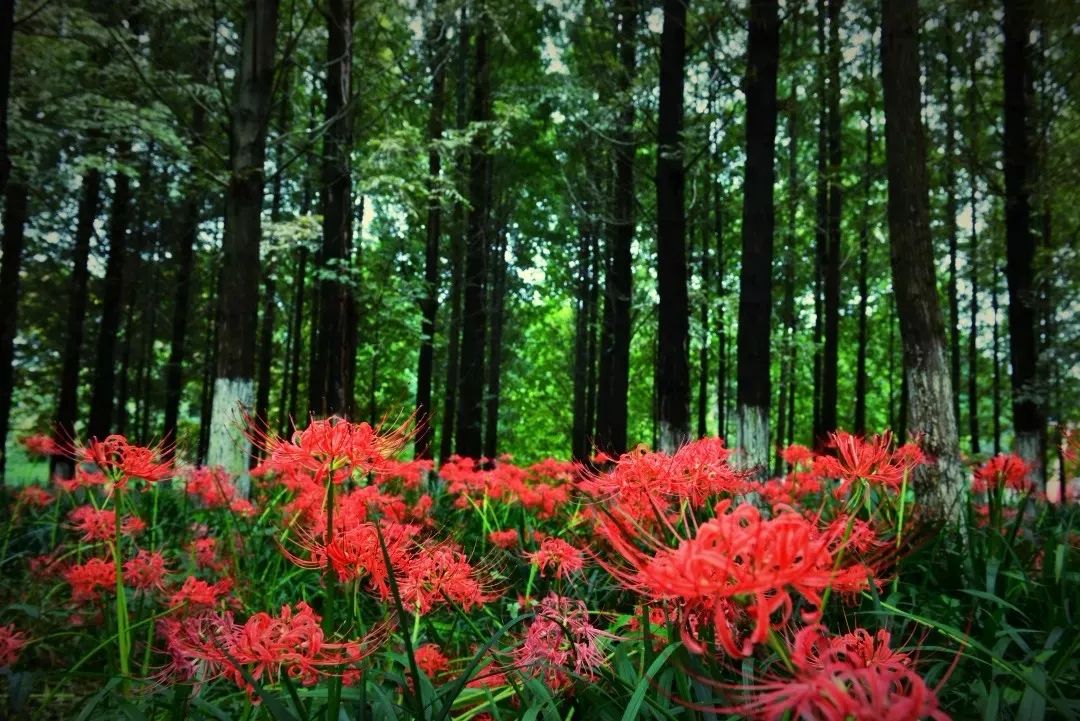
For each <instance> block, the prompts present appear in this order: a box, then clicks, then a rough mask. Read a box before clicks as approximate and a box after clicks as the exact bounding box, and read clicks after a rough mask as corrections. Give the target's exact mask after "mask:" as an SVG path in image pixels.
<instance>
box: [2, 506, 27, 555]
mask: <svg viewBox="0 0 1080 721" xmlns="http://www.w3.org/2000/svg"><path fill="white" fill-rule="evenodd" d="M21 510H22V501H21V500H18V501H15V507H14V508H13V509H11V518H9V519H8V522H7V527H6V528H5V529H4V545H3V547H0V566H3V565H4V564H5V563H6V562H7V549H8V541H10V540H11V529H13V528H14V527H15V523H16V521H18V520H19V511H21Z"/></svg>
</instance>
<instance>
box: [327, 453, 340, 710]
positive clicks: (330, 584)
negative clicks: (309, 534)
mask: <svg viewBox="0 0 1080 721" xmlns="http://www.w3.org/2000/svg"><path fill="white" fill-rule="evenodd" d="M333 538H334V470H333V468H331V470H330V474H329V479H328V480H327V483H326V545H330V543H332V542H333ZM323 574H324V582H325V584H326V591H325V594H324V596H323V631H324V632H325V633H326V635H327V636H329V635H330V634H332V633H334V623H335V620H334V610H335V609H334V604H335V603H336V601H337V590H338V582H337V578H336V577H335V575H334V569H333V568H331V566H330V562H329V558H327V560H326V566H325V567H324V568H323ZM340 706H341V677H340V676H337V675H332V676H330V678H329V679H328V680H327V688H326V721H338V709H339V708H340Z"/></svg>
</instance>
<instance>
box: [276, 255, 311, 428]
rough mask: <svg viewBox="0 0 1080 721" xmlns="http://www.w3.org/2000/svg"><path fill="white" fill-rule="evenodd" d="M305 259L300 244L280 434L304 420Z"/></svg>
mask: <svg viewBox="0 0 1080 721" xmlns="http://www.w3.org/2000/svg"><path fill="white" fill-rule="evenodd" d="M307 259H308V249H307V247H306V246H303V245H302V246H300V249H299V250H298V251H297V259H296V275H295V276H293V307H292V318H291V319H290V321H289V327H290V331H289V334H290V336H292V345H291V346H290V348H289V354H290V358H289V374H288V377H287V379H286V384H287V387H286V392H285V394H284V395H285V397H286V401H285V408H286V411H285V413H283V414H282V418H281V419H280V421H279V427H280V429H281V434H282V435H285V434H286V433H287V432H288V429H289V423H290V421H291V422H292V423H298V422H299V423H300V424H301V425H303V421H304V419H302V418H298V416H299V414H300V408H299V402H300V358H301V353H300V350H301V348H303V346H304V343H303V339H304V292H305V288H304V285H305V283H304V281H305V280H306V278H307Z"/></svg>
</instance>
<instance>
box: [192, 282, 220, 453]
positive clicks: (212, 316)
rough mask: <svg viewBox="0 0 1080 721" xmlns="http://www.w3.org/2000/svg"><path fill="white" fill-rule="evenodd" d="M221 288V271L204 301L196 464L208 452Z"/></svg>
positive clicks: (215, 371)
mask: <svg viewBox="0 0 1080 721" xmlns="http://www.w3.org/2000/svg"><path fill="white" fill-rule="evenodd" d="M220 287H221V270H220V266H219V269H218V271H217V272H216V273H215V274H214V280H213V282H212V283H211V284H210V297H209V298H208V299H207V301H206V315H205V318H206V344H205V346H204V347H205V348H206V358H205V360H204V363H203V373H202V392H201V395H200V403H199V445H198V452H197V453H196V459H197V461H198V463H200V464H204V463H206V459H207V454H208V453H209V451H210V424H211V420H212V413H213V403H214V375H215V374H216V373H217V356H218V345H217V336H218V332H217V331H218V314H219V311H218V305H219V303H220V298H219V297H218V290H219V289H220Z"/></svg>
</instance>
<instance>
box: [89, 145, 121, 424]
mask: <svg viewBox="0 0 1080 721" xmlns="http://www.w3.org/2000/svg"><path fill="white" fill-rule="evenodd" d="M127 154H128V146H127V145H126V144H124V145H121V146H120V147H119V148H117V153H116V155H117V158H118V159H120V160H121V161H122V160H124V159H125V158H126V156H127ZM113 185H114V190H113V203H112V217H111V218H110V220H109V233H108V236H109V258H108V261H107V262H106V265H105V284H104V289H103V291H102V298H101V322H100V323H99V324H98V338H97V356H96V360H95V363H94V383H93V390H92V392H91V395H90V420H89V423H88V424H87V429H86V431H87V435H88V436H90V437H92V438H98V439H103V438H105V436H107V435H109V434H110V433H112V431H113V400H114V393H115V388H114V382H115V379H116V369H115V367H114V361H115V352H116V337H117V331H119V330H120V316H121V314H122V313H123V309H124V280H125V279H124V266H125V264H126V258H127V233H128V218H129V215H130V212H131V179H130V178H128V176H127V175H125V174H124V173H123V172H117V173H116V174H115V176H114V178H113Z"/></svg>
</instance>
